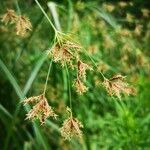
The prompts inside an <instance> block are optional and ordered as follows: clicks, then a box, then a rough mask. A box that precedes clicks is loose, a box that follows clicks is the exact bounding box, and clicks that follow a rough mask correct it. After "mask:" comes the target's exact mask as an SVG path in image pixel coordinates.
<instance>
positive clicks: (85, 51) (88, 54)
mask: <svg viewBox="0 0 150 150" xmlns="http://www.w3.org/2000/svg"><path fill="white" fill-rule="evenodd" d="M83 50H84V51H85V53H86V54H87V55H88V57H89V58H90V59H91V61H92V63H93V64H94V66H95V67H96V68H98V67H97V65H96V63H95V61H94V60H93V58H92V57H91V56H90V55H89V53H88V52H87V51H86V50H85V49H84V48H83ZM99 72H100V74H101V76H102V77H103V79H106V77H105V76H104V74H103V73H102V72H101V71H99Z"/></svg>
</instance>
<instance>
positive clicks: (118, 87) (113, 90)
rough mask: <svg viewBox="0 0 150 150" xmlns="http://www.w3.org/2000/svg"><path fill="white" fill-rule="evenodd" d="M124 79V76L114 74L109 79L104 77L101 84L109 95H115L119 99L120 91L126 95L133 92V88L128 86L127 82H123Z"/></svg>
mask: <svg viewBox="0 0 150 150" xmlns="http://www.w3.org/2000/svg"><path fill="white" fill-rule="evenodd" d="M124 79H125V77H124V76H122V75H116V76H113V77H112V78H111V79H104V82H103V86H104V87H105V88H106V90H107V92H108V93H109V94H110V95H111V96H112V95H115V96H117V97H118V98H119V99H121V93H123V94H127V95H129V94H134V93H135V92H134V89H133V88H131V87H129V86H128V84H127V83H125V82H124Z"/></svg>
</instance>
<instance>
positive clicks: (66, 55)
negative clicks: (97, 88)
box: [50, 37, 92, 94]
mask: <svg viewBox="0 0 150 150" xmlns="http://www.w3.org/2000/svg"><path fill="white" fill-rule="evenodd" d="M81 49H82V47H81V46H80V45H79V44H77V43H75V42H72V41H71V40H68V39H65V38H63V37H59V42H56V44H55V46H54V48H53V49H52V50H51V51H50V55H51V57H52V59H53V61H54V62H56V63H57V62H58V63H60V64H61V66H62V67H64V66H65V65H66V66H69V67H70V68H71V69H73V70H74V69H75V70H76V73H77V77H76V80H75V82H74V84H73V85H74V86H75V88H76V91H77V93H79V94H83V93H85V92H86V91H87V90H88V88H87V87H86V86H85V85H84V82H85V81H86V70H92V67H90V66H89V65H88V64H86V63H84V62H83V61H82V60H81V59H80V57H79V53H80V51H81Z"/></svg>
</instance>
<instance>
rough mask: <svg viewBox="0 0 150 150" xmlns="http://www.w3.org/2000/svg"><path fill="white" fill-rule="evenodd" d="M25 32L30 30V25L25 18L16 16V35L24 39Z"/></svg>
mask: <svg viewBox="0 0 150 150" xmlns="http://www.w3.org/2000/svg"><path fill="white" fill-rule="evenodd" d="M27 30H32V25H31V22H30V21H29V19H28V18H27V17H26V16H18V19H17V21H16V34H17V35H20V36H22V37H24V36H25V35H26V33H27Z"/></svg>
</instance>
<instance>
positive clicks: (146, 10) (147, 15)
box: [141, 8, 149, 17]
mask: <svg viewBox="0 0 150 150" xmlns="http://www.w3.org/2000/svg"><path fill="white" fill-rule="evenodd" d="M141 12H142V14H143V16H144V17H149V10H148V9H146V8H143V9H141Z"/></svg>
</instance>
